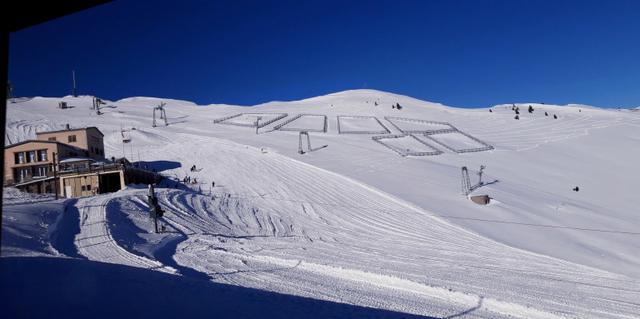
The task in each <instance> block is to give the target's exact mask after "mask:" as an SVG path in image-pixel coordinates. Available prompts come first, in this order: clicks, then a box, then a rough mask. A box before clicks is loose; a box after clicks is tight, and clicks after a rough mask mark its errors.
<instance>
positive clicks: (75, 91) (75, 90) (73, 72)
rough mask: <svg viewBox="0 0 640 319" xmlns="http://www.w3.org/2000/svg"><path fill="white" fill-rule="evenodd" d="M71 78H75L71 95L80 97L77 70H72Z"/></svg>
mask: <svg viewBox="0 0 640 319" xmlns="http://www.w3.org/2000/svg"><path fill="white" fill-rule="evenodd" d="M71 76H72V77H73V91H72V92H71V93H72V95H73V97H78V89H77V86H76V70H71Z"/></svg>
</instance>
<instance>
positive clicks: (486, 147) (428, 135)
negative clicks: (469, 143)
mask: <svg viewBox="0 0 640 319" xmlns="http://www.w3.org/2000/svg"><path fill="white" fill-rule="evenodd" d="M452 133H459V134H462V135H464V136H466V137H468V138H470V139H471V140H473V141H475V142H476V143H478V144H480V145H482V146H481V147H473V148H463V149H456V148H453V147H451V146H449V145H447V144H445V143H443V142H441V141H438V140H437V139H435V138H434V137H433V136H434V135H440V134H452ZM423 136H425V137H426V138H428V139H429V140H431V141H433V142H435V143H438V144H439V145H441V146H442V147H444V148H446V149H448V150H450V151H452V152H455V153H458V154H460V153H472V152H483V151H489V150H492V149H494V148H493V146H491V145H489V144H487V143H485V142H483V141H481V140H479V139H477V138H475V137H473V136H471V135H469V134H467V133H465V132H462V131H458V130H456V131H452V132H446V133H425V134H423Z"/></svg>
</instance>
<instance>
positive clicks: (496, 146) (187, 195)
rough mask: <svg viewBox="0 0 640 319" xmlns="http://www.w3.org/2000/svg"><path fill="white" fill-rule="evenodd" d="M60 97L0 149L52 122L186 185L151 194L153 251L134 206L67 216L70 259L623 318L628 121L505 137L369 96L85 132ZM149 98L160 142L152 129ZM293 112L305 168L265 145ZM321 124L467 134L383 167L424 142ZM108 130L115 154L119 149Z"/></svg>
mask: <svg viewBox="0 0 640 319" xmlns="http://www.w3.org/2000/svg"><path fill="white" fill-rule="evenodd" d="M62 99H63V100H65V101H67V102H68V104H69V105H71V106H74V107H73V108H70V109H65V110H62V109H58V108H57V103H58V101H60V100H61V99H60V98H39V97H38V98H33V99H30V100H23V101H20V102H18V103H14V104H9V106H8V111H7V136H6V137H5V143H6V142H9V141H10V142H11V143H15V142H18V141H21V140H25V139H29V138H33V137H34V136H35V132H36V131H39V130H48V129H61V128H63V127H64V125H65V124H66V123H69V124H71V126H72V127H81V126H97V127H98V128H100V129H101V130H102V131H103V133H105V149H106V151H107V156H122V155H123V153H124V155H126V156H127V157H128V158H131V159H134V160H140V161H144V162H146V163H147V164H148V165H151V166H152V167H155V168H157V169H158V170H161V171H163V174H165V175H166V176H169V177H173V178H174V179H176V180H178V179H179V180H182V179H183V177H185V176H186V175H189V176H191V177H192V179H197V181H198V183H197V184H192V185H187V186H185V185H180V184H178V183H174V182H165V184H164V185H163V186H165V187H167V188H161V189H160V191H159V194H160V198H161V203H162V204H163V207H166V209H167V215H166V217H165V222H166V223H167V226H168V228H169V229H170V230H171V232H169V233H166V234H164V235H160V236H157V235H149V234H146V233H147V232H148V231H149V230H150V229H151V228H150V227H151V226H150V225H149V223H148V220H146V218H145V216H146V204H145V203H144V190H138V189H129V190H126V191H121V192H118V193H115V194H109V195H104V196H98V197H95V198H85V199H80V200H78V201H77V202H73V203H71V205H72V206H73V207H74V208H75V209H76V211H77V212H78V213H77V215H78V217H77V223H78V224H79V225H80V230H79V231H78V232H77V234H76V243H77V244H76V246H77V252H78V253H79V254H80V255H82V256H84V257H87V258H89V259H91V260H95V261H102V262H108V263H118V264H125V265H129V266H134V267H141V268H147V269H155V270H161V271H165V272H168V273H178V274H181V275H184V276H191V277H194V278H199V279H205V278H206V279H207V280H212V281H216V282H221V283H230V284H234V285H240V286H244V287H251V288H257V289H263V290H268V291H274V292H280V293H286V294H293V295H297V296H304V297H310V298H314V299H322V300H329V301H337V302H343V303H348V304H353V305H360V306H368V307H374V308H381V309H387V310H392V311H399V312H404V313H412V314H420V315H427V316H434V317H447V316H453V315H461V316H468V317H485V318H496V317H509V316H512V317H513V316H515V317H521V318H554V317H581V318H584V317H592V318H601V317H605V318H606V317H611V318H623V317H634V316H637V315H638V314H640V306H639V305H638V304H637V300H639V299H640V255H638V254H637V251H640V241H639V240H638V239H639V237H640V215H638V214H637V213H636V211H637V207H639V206H640V199H639V198H637V196H635V193H636V192H637V191H636V190H635V188H634V186H635V181H636V179H637V177H638V176H639V175H638V172H637V171H636V170H635V169H636V168H635V167H634V166H635V165H634V164H635V161H634V159H636V158H639V157H640V147H638V146H640V114H638V113H637V112H619V111H614V110H606V109H599V108H594V107H587V106H582V105H571V106H555V105H548V104H534V103H523V104H515V105H516V106H518V107H519V108H520V118H519V120H515V119H514V112H513V111H512V110H511V107H512V105H511V104H509V105H498V106H495V107H492V108H491V112H489V110H488V109H459V108H452V107H447V106H444V105H441V104H437V103H430V102H424V101H420V100H416V99H413V98H410V97H406V96H401V95H395V94H390V93H386V92H380V91H373V90H355V91H345V92H339V93H334V94H329V95H326V96H321V97H315V98H310V99H306V100H302V101H293V102H270V103H265V104H262V105H258V106H254V107H237V106H229V105H209V106H198V105H195V104H193V103H190V102H185V101H178V100H170V99H157V98H142V97H138V98H129V99H124V100H120V101H116V102H110V101H108V103H107V107H105V108H104V109H103V110H102V112H103V113H104V114H102V115H96V114H95V112H94V111H91V110H90V106H91V97H79V98H72V97H64V98H62ZM162 101H164V102H165V103H167V106H166V107H165V108H166V112H167V116H168V119H167V120H168V122H169V125H168V126H164V125H162V126H158V127H155V128H153V127H151V122H152V113H153V107H154V106H156V105H157V104H159V103H160V102H162ZM397 103H399V104H400V105H401V106H402V108H401V109H396V108H395V107H394V108H392V105H396V104H397ZM529 105H531V106H532V107H533V108H534V112H533V113H529V112H527V108H528V107H529ZM545 112H546V113H547V115H545ZM238 113H264V114H252V115H244V116H239V117H235V118H232V119H230V120H228V121H227V122H233V123H239V124H251V123H253V122H254V121H255V118H256V117H257V116H261V117H262V119H261V121H268V120H269V119H271V118H275V115H274V114H276V113H286V114H288V116H287V117H285V118H283V119H281V120H277V121H275V122H273V123H269V124H268V125H266V126H265V127H262V128H260V130H259V132H258V133H259V134H256V130H255V128H252V127H243V126H236V125H224V124H221V123H218V124H214V120H217V119H221V118H225V117H229V116H232V115H235V114H238ZM297 114H313V115H326V116H327V132H326V133H321V132H314V130H319V131H323V125H322V121H321V120H320V121H318V119H321V117H314V118H312V117H302V118H301V119H298V120H296V121H297V122H292V123H291V124H287V125H285V126H283V127H284V128H287V127H289V128H293V129H296V128H298V129H299V128H300V127H304V126H308V130H309V132H310V133H309V135H310V140H311V144H312V145H311V146H312V149H314V151H312V152H307V153H306V154H304V155H300V154H298V153H297V151H298V132H296V131H282V130H276V129H275V128H276V127H278V125H280V124H283V123H284V122H285V121H287V120H288V119H290V118H292V117H294V116H295V115H297ZM553 115H556V116H557V119H554V118H553ZM358 116H359V117H376V118H377V121H376V120H375V119H372V118H359V117H358ZM338 117H340V119H341V120H340V130H341V131H342V132H345V131H350V130H351V131H353V130H361V131H385V130H388V131H389V132H390V133H391V134H388V135H397V134H400V133H401V132H400V131H399V128H400V129H405V130H406V129H412V130H416V129H420V128H421V126H429V125H431V126H434V125H436V126H438V125H440V126H442V125H444V124H437V123H436V124H434V123H431V124H429V123H425V122H415V121H410V120H406V119H415V120H425V121H436V122H446V123H449V124H450V125H451V126H452V127H455V128H456V129H457V130H459V131H462V132H464V133H466V134H467V135H462V134H459V133H447V134H440V135H434V136H432V138H434V139H433V140H432V139H429V138H428V137H424V136H422V135H420V134H418V135H417V138H418V139H422V140H423V141H424V142H427V143H428V144H429V145H431V146H434V147H436V148H437V149H440V150H441V151H442V152H443V153H442V154H440V155H435V156H407V157H401V156H399V155H398V152H400V153H402V152H404V151H406V150H407V149H408V148H409V149H410V150H411V151H414V149H411V148H416V149H415V151H422V149H419V148H424V147H425V146H424V144H421V143H420V142H415V141H412V142H411V141H407V140H400V139H386V140H382V141H383V143H378V142H375V141H373V140H372V139H371V136H378V135H380V134H339V132H338V121H339V120H338ZM385 117H387V118H385ZM388 117H395V119H393V118H388ZM398 118H400V119H398ZM263 123H264V122H263ZM294 123H295V125H294ZM133 128H135V130H133ZM122 129H125V130H127V132H125V133H124V134H126V135H127V136H128V137H130V138H131V140H132V142H131V143H129V144H126V145H125V146H124V148H123V144H122V133H121V130H122ZM468 135H470V136H473V137H474V138H476V139H478V140H481V141H483V142H485V143H486V144H488V145H491V146H492V147H493V149H491V150H488V151H482V152H469V153H456V152H453V151H451V150H449V148H447V147H451V148H452V149H462V148H469V147H474V146H473V144H474V143H477V142H475V141H474V140H469V139H468V138H467V137H465V136H468ZM409 142H410V143H409ZM438 142H440V143H442V144H439V143H438ZM305 144H306V141H305ZM385 145H386V146H389V147H391V148H394V147H395V149H396V151H394V150H392V149H390V148H389V147H385ZM323 146H326V147H323ZM445 146H447V147H445ZM476 146H478V145H476ZM305 148H306V145H305ZM192 165H196V167H197V168H198V169H199V170H198V171H197V172H191V171H190V170H189V168H190V167H191V166H192ZM480 165H485V166H486V169H485V171H484V175H483V180H484V181H485V182H487V184H486V185H485V186H483V187H481V188H479V189H477V190H476V191H475V192H474V193H473V194H488V195H490V196H491V197H492V198H493V199H494V200H493V201H492V203H491V204H490V205H488V206H479V205H476V204H474V203H472V202H471V201H469V200H467V199H466V198H465V197H464V196H462V195H461V194H460V183H461V167H462V166H467V167H468V168H469V170H470V172H471V180H472V183H475V182H476V181H477V176H476V175H475V174H474V173H475V172H477V171H478V168H479V166H480ZM214 181H215V187H213V188H212V187H211V183H212V182H214ZM174 186H175V187H177V188H175V189H173V187H174ZM576 186H579V192H575V191H572V189H573V188H574V187H576ZM3 209H4V207H3ZM72 211H73V210H72ZM88 221H90V222H88ZM3 245H6V243H5V241H3ZM3 251H4V247H3Z"/></svg>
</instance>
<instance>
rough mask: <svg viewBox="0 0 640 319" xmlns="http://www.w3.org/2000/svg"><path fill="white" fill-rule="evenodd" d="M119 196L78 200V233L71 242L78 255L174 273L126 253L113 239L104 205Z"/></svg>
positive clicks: (118, 194) (157, 263) (155, 262)
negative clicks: (73, 241) (73, 243)
mask: <svg viewBox="0 0 640 319" xmlns="http://www.w3.org/2000/svg"><path fill="white" fill-rule="evenodd" d="M123 195H124V194H122V193H121V192H118V193H114V194H108V195H100V196H94V197H86V198H81V199H79V200H78V202H77V203H76V207H77V209H78V211H79V212H80V233H79V234H77V235H76V238H75V244H76V247H77V249H78V252H79V253H80V254H81V255H83V256H85V257H87V258H88V259H89V260H93V261H100V262H105V263H110V264H121V265H127V266H132V267H139V268H147V269H154V270H158V271H163V272H168V273H175V272H176V271H175V269H172V268H170V267H165V266H164V265H162V264H161V263H159V262H157V261H155V260H151V259H148V258H145V257H142V256H138V255H136V254H133V253H131V252H129V251H127V250H126V249H124V248H123V247H120V246H119V245H118V244H117V243H116V241H115V240H114V239H113V237H112V236H111V233H110V231H109V225H108V222H109V221H108V220H107V204H108V203H109V201H110V200H112V199H114V198H115V197H119V196H123Z"/></svg>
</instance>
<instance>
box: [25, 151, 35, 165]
mask: <svg viewBox="0 0 640 319" xmlns="http://www.w3.org/2000/svg"><path fill="white" fill-rule="evenodd" d="M28 154H29V156H28V157H27V163H33V162H35V161H36V151H29V152H28Z"/></svg>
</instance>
